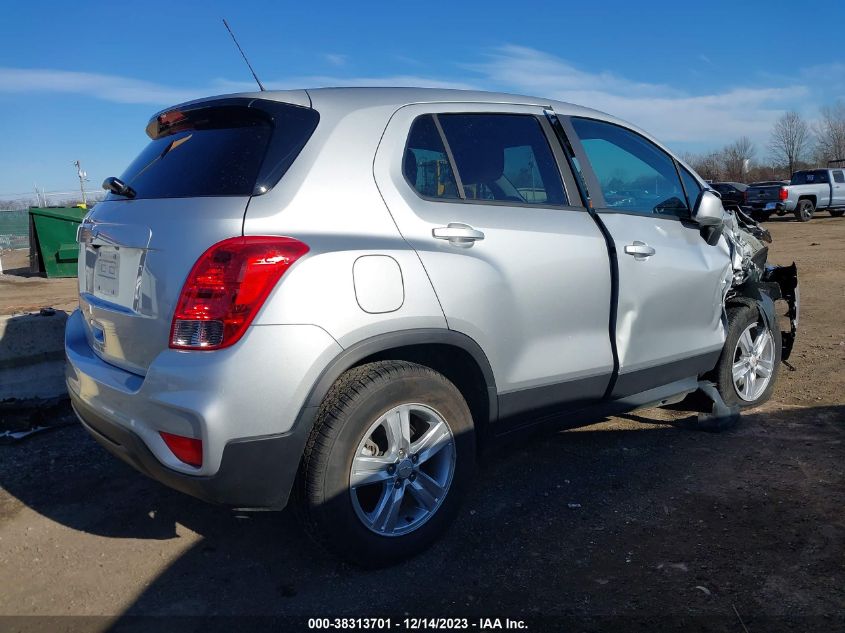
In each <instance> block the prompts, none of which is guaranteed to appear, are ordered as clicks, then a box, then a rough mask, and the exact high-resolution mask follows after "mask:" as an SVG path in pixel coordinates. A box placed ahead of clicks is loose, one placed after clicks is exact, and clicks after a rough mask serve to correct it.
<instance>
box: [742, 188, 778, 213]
mask: <svg viewBox="0 0 845 633" xmlns="http://www.w3.org/2000/svg"><path fill="white" fill-rule="evenodd" d="M782 187H783V185H763V186H751V187H749V188H748V190H747V194H748V199H747V200H748V205H749V206H752V207H755V208H757V207H765V206H766V204H768V203H770V202H779V201H780V190H781V188H782Z"/></svg>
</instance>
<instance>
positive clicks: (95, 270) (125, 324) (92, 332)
mask: <svg viewBox="0 0 845 633" xmlns="http://www.w3.org/2000/svg"><path fill="white" fill-rule="evenodd" d="M294 94H297V93H294ZM301 94H302V95H304V98H305V99H304V101H305V104H307V103H308V101H307V95H305V94H304V93H301ZM318 120H319V117H318V115H317V113H316V112H315V111H314V110H312V109H310V107H307V106H306V105H304V104H303V105H295V104H292V103H282V102H278V101H271V100H264V99H254V98H248V97H243V98H241V97H233V98H223V99H216V100H210V101H203V102H198V103H192V104H187V105H185V106H177V107H176V108H174V109H170V110H167V111H165V112H163V113H161V114H159V115H157V116H155V117H153V119H151V121H150V123H149V125H148V126H147V134H148V136H150V139H151V140H150V143H149V144H148V145H147V147H146V148H145V149H144V150H143V151H142V152H141V154H140V155H139V156H138V158H136V159H135V160H134V161H133V162H132V164H131V165H130V166H129V167H128V168H127V169H126V171H125V172H124V173H123V175H122V176H121V177H120V180H122V181H123V182H124V183H125V184H126V185H128V186H129V187H130V188H131V189H132V191H131V192H129V195H127V196H121V195H116V194H113V193H110V194H109V195H108V196H107V198H106V200H105V201H103V202H101V203H99V204H97V205H96V206H95V207H94V209H93V210H92V211H91V213H90V214H89V215H88V217H86V219H85V221H84V222H83V224H82V226H81V227H80V231H79V240H80V249H79V303H80V309H81V311H82V314H83V317H84V319H85V322H86V330H87V337H88V342H89V344H90V345H91V347H92V349H93V350H94V351H95V352H96V353H97V354H98V355H99V356H100V357H101V358H102V359H103V360H105V361H106V362H109V363H111V364H113V365H116V366H118V367H121V368H123V369H126V370H128V371H131V372H134V373H137V374H141V375H143V374H144V373H145V372H146V370H147V367H148V366H149V364H150V362H151V361H152V360H153V359H154V358H155V357H156V356H157V355H158V354H159V353H160V352H161V351H162V350H164V349H166V348H167V347H168V344H169V338H170V326H171V321H172V318H173V312H174V309H175V306H176V303H177V301H178V298H179V294H180V292H181V290H182V285H183V283H184V281H185V278H186V277H187V276H188V273H189V272H190V270H191V268H192V266H193V265H194V263H195V262H196V260H197V259H198V258H199V257H200V255H202V254H203V253H204V252H205V251H206V250H207V249H208V248H209V247H210V246H212V245H213V244H215V243H217V242H219V241H221V240H224V239H226V238H229V237H234V236H239V235H242V233H243V219H244V213H245V211H246V208H247V205H248V204H249V200H250V198H251V197H252V196H254V195H262V194H264V193H266V192H267V191H269V190H270V189H272V187H273V186H274V185H275V184H277V183H278V181H279V180H280V179H281V178H282V176H283V175H284V173H285V171H287V169H288V168H289V167H290V165H291V164H292V163H293V161H294V160H295V159H296V156H297V155H298V154H299V152H300V150H301V149H302V148H303V147H304V145H305V143H306V142H307V141H308V139H309V138H310V136H311V134H312V133H313V131H314V129H315V127H316V125H317V122H318ZM133 194H134V195H133Z"/></svg>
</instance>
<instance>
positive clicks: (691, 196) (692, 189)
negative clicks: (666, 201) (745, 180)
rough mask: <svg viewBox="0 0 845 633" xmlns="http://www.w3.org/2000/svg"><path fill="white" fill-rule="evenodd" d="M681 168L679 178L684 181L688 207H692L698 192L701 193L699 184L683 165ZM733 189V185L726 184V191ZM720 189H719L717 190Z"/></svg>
mask: <svg viewBox="0 0 845 633" xmlns="http://www.w3.org/2000/svg"><path fill="white" fill-rule="evenodd" d="M680 169H681V179H682V180H683V181H684V189H685V190H686V192H687V201H688V202H689V208H690V209H692V208H693V207H694V206H695V201H696V200H698V194H699V193H701V185H699V184H698V180H696V179H695V177H694V176H693V175H692V174H691V173H689V172H688V171H687V170H686V169H684V168H683V167H681V168H680ZM731 190H734V188H733V187H730V186H728V192H730V191H731ZM719 191H721V189H720V190H719Z"/></svg>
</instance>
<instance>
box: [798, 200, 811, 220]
mask: <svg viewBox="0 0 845 633" xmlns="http://www.w3.org/2000/svg"><path fill="white" fill-rule="evenodd" d="M815 210H816V208H815V206H813V201H812V200H799V201H798V206H797V207H795V219H796V220H798V221H799V222H809V221H810V220H812V219H813V213H814V212H815Z"/></svg>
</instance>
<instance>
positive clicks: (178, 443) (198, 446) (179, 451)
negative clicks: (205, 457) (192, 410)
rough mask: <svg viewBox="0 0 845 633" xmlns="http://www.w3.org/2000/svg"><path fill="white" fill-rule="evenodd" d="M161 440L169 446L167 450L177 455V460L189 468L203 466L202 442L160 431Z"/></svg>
mask: <svg viewBox="0 0 845 633" xmlns="http://www.w3.org/2000/svg"><path fill="white" fill-rule="evenodd" d="M158 434H159V435H161V439H163V440H164V443H165V444H167V448H169V449H170V451H171V452H172V453H173V454H174V455H176V457H177V459H178V460H179V461H181V462H185V463H186V464H188V465H189V466H196V467H197V468H199V467H200V466H202V440H197V439H194V438H193V437H183V436H181V435H173V434H172V433H165V432H164V431H159V433H158Z"/></svg>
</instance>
